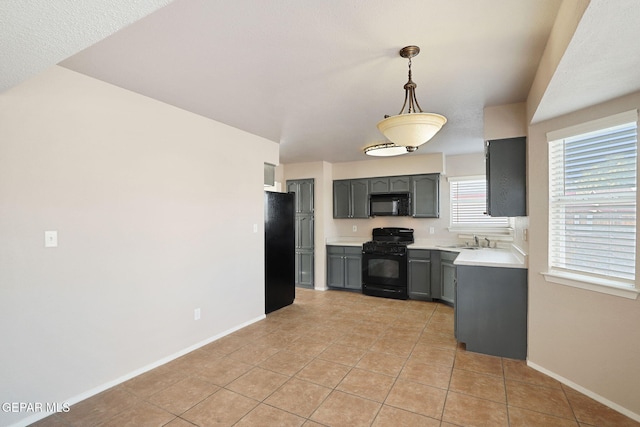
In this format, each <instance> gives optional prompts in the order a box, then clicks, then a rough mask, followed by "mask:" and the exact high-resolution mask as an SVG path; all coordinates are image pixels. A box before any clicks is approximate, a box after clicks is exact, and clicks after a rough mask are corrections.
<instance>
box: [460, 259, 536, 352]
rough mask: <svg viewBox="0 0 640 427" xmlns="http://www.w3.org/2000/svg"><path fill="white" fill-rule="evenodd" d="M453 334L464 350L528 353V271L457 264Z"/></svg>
mask: <svg viewBox="0 0 640 427" xmlns="http://www.w3.org/2000/svg"><path fill="white" fill-rule="evenodd" d="M455 290H456V297H455V298H456V303H455V335H456V339H457V340H458V341H459V342H463V343H465V344H466V347H467V350H469V351H474V352H478V353H484V354H490V355H493V356H500V357H509V358H512V359H525V358H526V356H527V270H526V269H520V268H498V267H477V266H466V265H458V266H457V284H456V288H455Z"/></svg>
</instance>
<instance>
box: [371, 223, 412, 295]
mask: <svg viewBox="0 0 640 427" xmlns="http://www.w3.org/2000/svg"><path fill="white" fill-rule="evenodd" d="M372 237H373V240H371V241H369V242H366V243H364V244H363V246H362V293H364V294H365V295H372V296H378V297H384V298H394V299H407V298H408V297H409V295H408V291H407V266H408V263H407V245H410V244H411V243H413V242H414V239H413V229H412V228H399V227H384V228H374V229H373V232H372Z"/></svg>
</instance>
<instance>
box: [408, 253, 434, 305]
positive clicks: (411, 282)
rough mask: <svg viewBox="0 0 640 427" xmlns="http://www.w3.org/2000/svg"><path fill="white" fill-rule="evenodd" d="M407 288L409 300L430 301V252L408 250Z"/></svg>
mask: <svg viewBox="0 0 640 427" xmlns="http://www.w3.org/2000/svg"><path fill="white" fill-rule="evenodd" d="M407 262H408V270H407V276H408V278H407V287H408V292H409V298H410V299H417V300H427V301H430V300H431V274H432V272H431V251H429V250H423V249H409V251H408V261H407Z"/></svg>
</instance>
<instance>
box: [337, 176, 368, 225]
mask: <svg viewBox="0 0 640 427" xmlns="http://www.w3.org/2000/svg"><path fill="white" fill-rule="evenodd" d="M333 217H334V218H369V179H342V180H336V181H333Z"/></svg>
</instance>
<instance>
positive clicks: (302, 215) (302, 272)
mask: <svg viewBox="0 0 640 427" xmlns="http://www.w3.org/2000/svg"><path fill="white" fill-rule="evenodd" d="M313 191H314V181H313V179H297V180H287V192H290V193H295V195H296V197H295V232H296V266H295V268H296V286H300V287H303V288H311V289H313V286H314V280H313V276H314V262H313V259H314V253H315V249H314V207H313Z"/></svg>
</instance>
